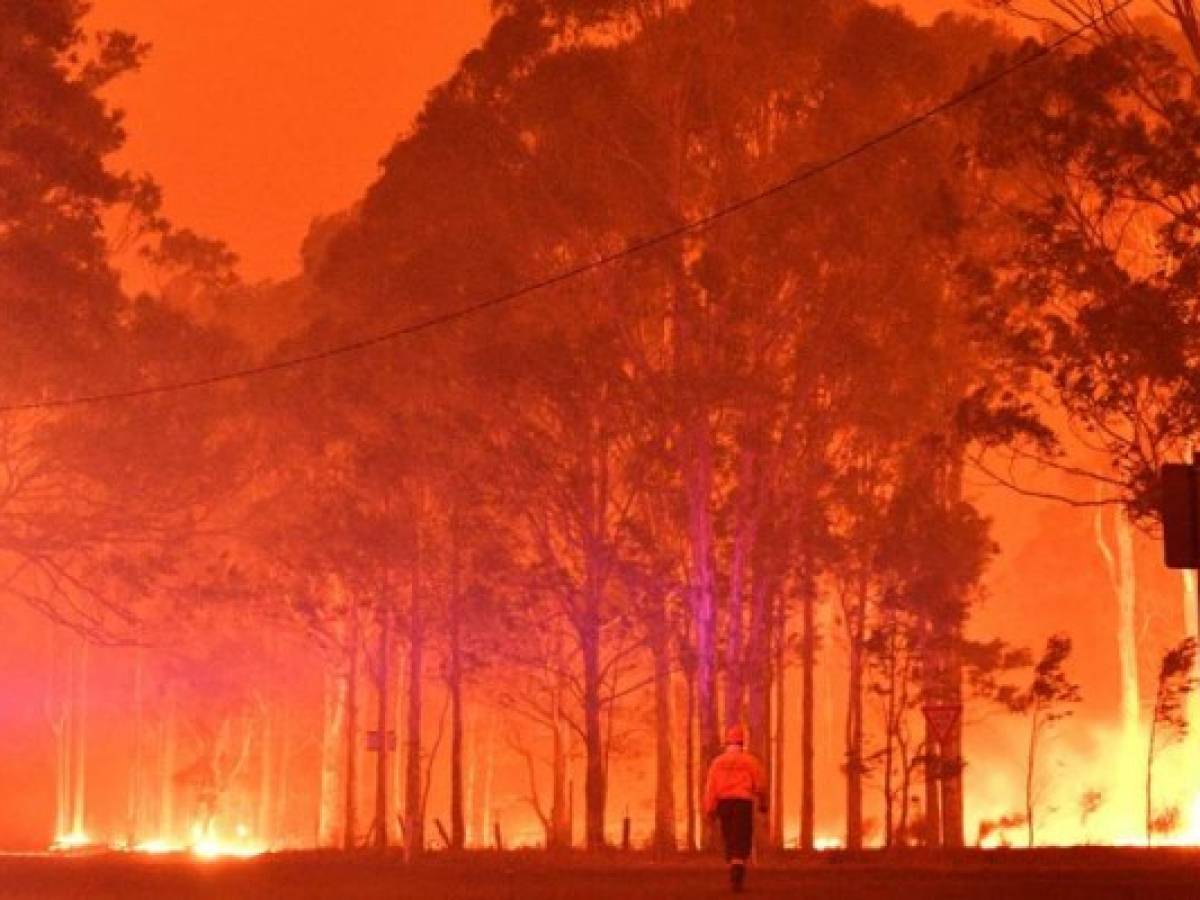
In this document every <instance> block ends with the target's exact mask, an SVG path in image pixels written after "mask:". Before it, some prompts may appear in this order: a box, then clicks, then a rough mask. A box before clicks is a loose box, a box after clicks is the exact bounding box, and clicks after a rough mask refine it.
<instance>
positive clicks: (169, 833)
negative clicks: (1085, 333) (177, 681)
mask: <svg viewBox="0 0 1200 900" xmlns="http://www.w3.org/2000/svg"><path fill="white" fill-rule="evenodd" d="M163 705H164V707H165V709H164V711H163V719H162V722H161V725H160V729H161V730H160V741H161V743H160V753H159V757H158V774H159V778H158V783H159V791H160V793H159V798H158V799H159V806H158V837H159V838H160V839H161V840H168V841H169V840H172V839H173V838H175V837H176V834H177V832H176V830H175V749H176V747H175V744H176V739H177V729H176V716H177V714H178V710H177V708H176V703H175V689H174V687H173V686H172V685H171V683H170V682H168V683H167V685H166V687H165V688H164V690H163Z"/></svg>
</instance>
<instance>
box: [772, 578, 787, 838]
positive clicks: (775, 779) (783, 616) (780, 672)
mask: <svg viewBox="0 0 1200 900" xmlns="http://www.w3.org/2000/svg"><path fill="white" fill-rule="evenodd" d="M774 650H775V664H774V667H773V674H774V682H775V705H774V707H773V708H774V713H775V740H774V742H773V748H774V753H775V764H774V765H773V766H772V767H771V790H772V796H771V837H772V840H773V842H774V844H775V846H776V847H778V848H780V849H783V847H784V844H785V840H786V838H785V835H784V833H783V824H784V818H783V775H784V772H785V770H786V764H787V712H786V711H787V656H786V650H787V602H786V600H785V599H784V596H783V593H782V591H781V592H780V593H778V594H777V595H776V600H775V634H774Z"/></svg>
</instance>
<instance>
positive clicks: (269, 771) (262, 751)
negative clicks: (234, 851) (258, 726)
mask: <svg viewBox="0 0 1200 900" xmlns="http://www.w3.org/2000/svg"><path fill="white" fill-rule="evenodd" d="M262 713H263V715H262V731H261V734H260V742H261V743H260V745H259V763H258V765H259V771H258V823H257V825H256V826H255V832H256V833H257V834H258V839H259V840H260V841H262V842H263V843H264V844H268V845H269V844H270V843H271V840H272V837H273V835H272V834H271V812H272V809H273V808H274V807H273V802H272V800H273V798H272V796H271V786H272V776H273V775H274V767H273V765H272V763H273V759H272V746H271V745H272V742H273V741H274V740H275V729H274V728H273V727H272V726H273V719H274V716H273V710H272V708H271V702H270V700H269V699H268V700H267V702H266V703H265V704H264V705H263V711H262Z"/></svg>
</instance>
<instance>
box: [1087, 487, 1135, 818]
mask: <svg viewBox="0 0 1200 900" xmlns="http://www.w3.org/2000/svg"><path fill="white" fill-rule="evenodd" d="M1095 527H1096V546H1097V548H1098V549H1099V551H1100V555H1101V556H1102V557H1103V558H1104V564H1105V567H1106V568H1107V570H1108V576H1109V581H1110V583H1111V584H1112V588H1113V593H1114V594H1115V596H1116V600H1117V660H1118V664H1119V667H1120V677H1121V682H1120V687H1121V736H1120V744H1119V746H1120V760H1121V762H1120V764H1119V765H1118V766H1116V767H1115V770H1114V771H1115V773H1116V777H1117V778H1118V779H1119V780H1118V783H1117V784H1116V785H1114V787H1115V788H1116V798H1115V799H1116V800H1117V806H1118V808H1119V809H1120V811H1121V814H1122V818H1125V819H1127V821H1137V818H1136V816H1137V806H1136V804H1137V802H1138V796H1139V790H1140V785H1138V784H1137V777H1136V775H1135V773H1136V772H1138V770H1139V767H1138V766H1137V765H1135V764H1134V761H1135V760H1139V759H1140V758H1141V747H1142V741H1141V737H1140V731H1141V721H1140V719H1141V700H1140V690H1139V685H1138V658H1137V624H1136V613H1137V573H1136V571H1135V569H1134V547H1133V526H1132V525H1131V524H1130V522H1129V519H1128V517H1127V516H1126V515H1125V514H1124V513H1123V512H1117V513H1116V514H1115V515H1114V516H1113V527H1114V531H1115V533H1116V545H1117V546H1116V552H1115V553H1114V551H1113V548H1112V546H1111V545H1110V544H1109V542H1108V539H1107V537H1106V535H1105V529H1104V507H1097V509H1096V519H1095Z"/></svg>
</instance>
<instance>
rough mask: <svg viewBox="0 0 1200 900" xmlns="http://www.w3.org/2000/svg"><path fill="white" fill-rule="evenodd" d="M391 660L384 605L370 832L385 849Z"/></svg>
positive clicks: (387, 614)
mask: <svg viewBox="0 0 1200 900" xmlns="http://www.w3.org/2000/svg"><path fill="white" fill-rule="evenodd" d="M391 659H392V610H391V606H390V605H389V604H387V603H386V602H385V603H383V604H382V605H381V607H380V610H379V671H378V672H377V673H376V675H377V677H378V681H377V682H376V687H377V692H378V710H377V713H376V718H375V730H376V732H377V733H378V735H379V751H378V753H377V755H376V757H375V823H374V825H373V826H372V833H373V834H374V836H375V848H376V849H377V850H385V849H387V846H388V824H389V819H390V816H389V815H388V775H389V774H390V773H389V767H388V753H389V750H390V748H389V745H388V724H389V723H388V706H389V704H390V702H391V700H390V698H389V696H388V691H389V689H390V688H391V680H392V672H391V667H390V665H389V663H390V662H391Z"/></svg>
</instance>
